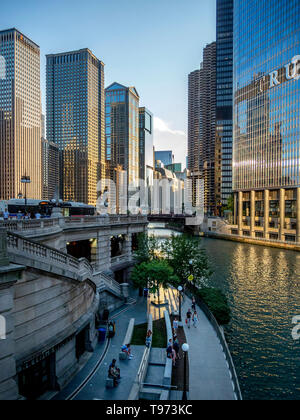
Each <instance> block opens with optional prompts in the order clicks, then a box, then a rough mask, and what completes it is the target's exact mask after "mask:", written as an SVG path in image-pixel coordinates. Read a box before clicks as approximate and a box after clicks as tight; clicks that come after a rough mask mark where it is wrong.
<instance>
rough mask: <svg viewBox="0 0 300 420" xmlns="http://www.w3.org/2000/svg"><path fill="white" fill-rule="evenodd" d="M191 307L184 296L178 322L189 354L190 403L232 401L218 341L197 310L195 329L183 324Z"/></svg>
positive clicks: (231, 388) (233, 396) (204, 317)
mask: <svg viewBox="0 0 300 420" xmlns="http://www.w3.org/2000/svg"><path fill="white" fill-rule="evenodd" d="M191 307H192V303H191V300H190V299H189V298H188V297H187V296H186V297H185V299H184V303H183V306H182V321H183V324H184V332H185V335H186V339H187V342H188V344H189V346H190V350H189V372H190V391H189V399H190V400H201V401H203V400H230V401H231V400H235V399H236V397H235V393H234V390H233V383H232V380H231V375H230V370H229V367H228V364H227V361H226V359H225V354H224V353H223V348H222V346H221V343H220V342H219V339H218V337H217V335H216V333H215V331H214V329H213V327H212V325H211V324H210V322H209V321H208V319H207V318H206V316H205V315H204V313H203V312H202V311H201V309H200V308H199V307H197V313H198V318H199V322H198V326H197V328H195V327H193V325H191V328H190V329H189V328H188V327H187V325H186V324H185V318H186V313H187V311H188V309H189V308H191Z"/></svg>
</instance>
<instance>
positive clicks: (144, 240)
mask: <svg viewBox="0 0 300 420" xmlns="http://www.w3.org/2000/svg"><path fill="white" fill-rule="evenodd" d="M134 258H135V259H136V260H137V262H138V263H139V264H141V263H143V262H149V261H152V260H158V259H160V247H159V242H158V239H157V238H155V236H154V235H152V236H148V235H147V234H146V233H140V234H139V236H138V249H137V251H136V252H135V253H134Z"/></svg>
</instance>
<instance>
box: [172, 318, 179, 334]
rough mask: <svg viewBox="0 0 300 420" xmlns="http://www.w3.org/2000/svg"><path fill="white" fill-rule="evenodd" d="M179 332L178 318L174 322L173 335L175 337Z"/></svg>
mask: <svg viewBox="0 0 300 420" xmlns="http://www.w3.org/2000/svg"><path fill="white" fill-rule="evenodd" d="M177 330H178V320H177V318H175V319H174V321H173V333H174V335H177Z"/></svg>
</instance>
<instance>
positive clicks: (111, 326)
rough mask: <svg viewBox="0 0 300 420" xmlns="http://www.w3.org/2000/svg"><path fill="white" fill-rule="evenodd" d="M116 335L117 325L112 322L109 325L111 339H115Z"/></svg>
mask: <svg viewBox="0 0 300 420" xmlns="http://www.w3.org/2000/svg"><path fill="white" fill-rule="evenodd" d="M114 335H115V325H114V323H113V322H112V321H110V323H109V324H108V336H109V338H113V337H114Z"/></svg>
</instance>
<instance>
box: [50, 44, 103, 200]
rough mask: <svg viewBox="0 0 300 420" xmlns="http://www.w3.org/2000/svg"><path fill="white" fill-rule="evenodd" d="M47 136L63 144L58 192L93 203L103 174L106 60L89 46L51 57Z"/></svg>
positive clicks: (65, 196) (61, 196) (60, 154)
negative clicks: (102, 60)
mask: <svg viewBox="0 0 300 420" xmlns="http://www.w3.org/2000/svg"><path fill="white" fill-rule="evenodd" d="M46 77H47V79H46V88H47V139H48V141H49V142H51V143H55V144H56V145H57V146H58V148H59V156H60V159H59V165H60V169H59V195H60V198H62V199H63V200H65V201H77V202H83V203H86V204H92V205H95V204H96V201H97V183H98V181H99V180H100V179H101V178H105V116H104V112H105V96H104V64H103V63H102V62H101V61H100V60H98V58H97V57H95V55H94V54H93V53H92V52H91V51H90V50H88V49H81V50H77V51H72V52H66V53H60V54H51V55H47V75H46Z"/></svg>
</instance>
